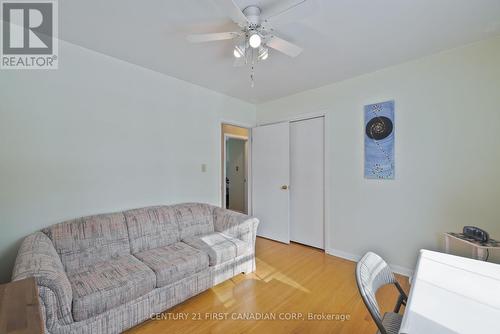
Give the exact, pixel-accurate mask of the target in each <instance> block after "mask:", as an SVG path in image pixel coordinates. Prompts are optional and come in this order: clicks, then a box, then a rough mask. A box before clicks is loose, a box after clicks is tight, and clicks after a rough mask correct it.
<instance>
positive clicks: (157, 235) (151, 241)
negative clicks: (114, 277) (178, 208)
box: [124, 206, 180, 254]
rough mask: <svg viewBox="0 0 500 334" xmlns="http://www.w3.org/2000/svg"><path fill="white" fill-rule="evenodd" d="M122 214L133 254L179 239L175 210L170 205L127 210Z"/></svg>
mask: <svg viewBox="0 0 500 334" xmlns="http://www.w3.org/2000/svg"><path fill="white" fill-rule="evenodd" d="M124 215H125V219H126V221H127V227H128V233H129V237H130V248H131V250H132V253H133V254H135V253H138V252H142V251H145V250H148V249H153V248H158V247H162V246H167V245H170V244H173V243H175V242H179V241H180V236H179V226H178V224H177V221H176V219H175V211H174V209H173V208H172V207H170V206H156V207H150V208H142V209H135V210H129V211H125V212H124Z"/></svg>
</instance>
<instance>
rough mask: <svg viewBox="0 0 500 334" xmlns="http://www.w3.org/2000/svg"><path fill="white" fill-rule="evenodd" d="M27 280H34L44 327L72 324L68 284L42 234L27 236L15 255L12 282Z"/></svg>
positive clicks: (54, 252)
mask: <svg viewBox="0 0 500 334" xmlns="http://www.w3.org/2000/svg"><path fill="white" fill-rule="evenodd" d="M27 277H35V280H36V283H37V285H38V288H39V295H40V299H41V301H42V303H43V305H44V309H45V314H44V317H45V320H46V323H47V327H49V328H50V327H52V325H53V324H54V322H55V321H58V320H61V321H62V322H63V323H64V324H68V323H71V322H73V316H72V314H71V303H72V300H73V292H72V289H71V284H70V282H69V280H68V276H67V275H66V272H65V271H64V267H63V265H62V263H61V259H60V257H59V255H58V254H57V252H56V250H55V248H54V245H53V244H52V241H51V240H50V239H49V237H47V235H45V234H44V233H42V232H35V233H33V234H31V235H29V236H27V237H26V238H25V239H24V240H23V242H22V244H21V247H20V248H19V251H18V253H17V258H16V263H15V265H14V271H13V273H12V280H13V281H17V280H20V279H24V278H27ZM49 324H50V326H49Z"/></svg>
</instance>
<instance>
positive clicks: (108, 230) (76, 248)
mask: <svg viewBox="0 0 500 334" xmlns="http://www.w3.org/2000/svg"><path fill="white" fill-rule="evenodd" d="M43 232H44V233H45V234H47V235H48V237H49V238H50V239H51V240H52V243H53V244H54V248H55V249H56V251H57V253H58V254H59V256H60V257H61V262H62V264H63V266H64V269H65V270H66V271H67V272H72V271H75V270H77V269H80V268H83V267H86V266H89V265H92V264H95V263H99V262H102V261H106V260H108V259H110V258H112V257H115V256H122V255H126V254H130V244H129V238H128V232H127V225H126V224H125V216H124V215H123V213H121V212H120V213H109V214H101V215H96V216H89V217H83V218H78V219H74V220H70V221H66V222H63V223H59V224H56V225H52V226H50V227H48V228H46V229H44V230H43Z"/></svg>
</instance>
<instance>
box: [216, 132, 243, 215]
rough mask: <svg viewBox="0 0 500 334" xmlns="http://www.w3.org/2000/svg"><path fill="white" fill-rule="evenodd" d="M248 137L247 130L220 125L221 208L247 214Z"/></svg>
mask: <svg viewBox="0 0 500 334" xmlns="http://www.w3.org/2000/svg"><path fill="white" fill-rule="evenodd" d="M249 135H250V131H249V129H247V128H243V127H239V126H235V125H230V124H222V146H223V147H222V161H221V164H222V168H221V169H222V184H221V188H222V207H223V208H226V209H229V210H233V211H237V212H241V213H245V214H248V212H249V200H248V199H249V196H248V194H249V187H248V175H249V163H248V161H249V159H248V158H249Z"/></svg>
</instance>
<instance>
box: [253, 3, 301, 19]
mask: <svg viewBox="0 0 500 334" xmlns="http://www.w3.org/2000/svg"><path fill="white" fill-rule="evenodd" d="M306 1H307V0H281V1H279V2H278V3H276V4H275V5H273V6H271V7H269V8H266V9H265V10H264V12H263V13H262V15H261V20H262V21H267V20H270V19H274V18H276V17H277V16H280V15H281V14H284V13H285V12H288V11H289V10H291V9H294V8H296V7H299V6H300V5H302V4H304V3H305V2H306Z"/></svg>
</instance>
